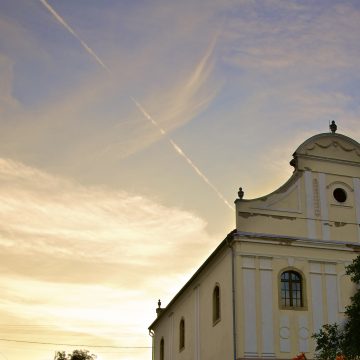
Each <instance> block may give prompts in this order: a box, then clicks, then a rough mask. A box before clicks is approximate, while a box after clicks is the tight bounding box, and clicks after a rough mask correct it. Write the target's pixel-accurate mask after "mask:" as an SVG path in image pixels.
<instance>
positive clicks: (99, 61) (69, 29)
mask: <svg viewBox="0 0 360 360" xmlns="http://www.w3.org/2000/svg"><path fill="white" fill-rule="evenodd" d="M40 2H41V3H42V4H43V5H44V6H45V7H46V9H47V10H48V11H49V12H50V13H51V15H52V16H54V18H55V19H56V20H57V21H58V22H59V23H60V24H61V25H62V26H64V27H65V29H66V30H67V31H69V33H70V34H71V35H73V36H74V37H75V38H76V39H77V40H79V42H80V44H81V46H82V47H83V48H84V49H85V50H86V52H87V53H89V54H90V55H91V56H92V57H93V58H94V59H95V61H96V62H97V63H98V64H99V65H100V66H101V67H102V68H103V69H104V70H106V71H107V72H110V69H109V68H108V67H107V66H106V65H105V64H104V62H103V61H102V60H101V59H100V58H99V57H98V56H97V55H96V53H95V51H94V50H92V49H91V48H90V46H88V45H87V44H86V42H85V41H83V40H82V39H81V38H80V36H79V35H78V34H77V33H76V32H75V31H74V30H73V28H72V27H71V26H70V25H69V24H68V23H67V22H66V21H65V20H64V19H63V18H62V17H61V16H60V15H59V14H58V13H57V12H56V11H55V9H54V8H53V7H51V6H50V4H49V3H48V2H47V1H46V0H40Z"/></svg>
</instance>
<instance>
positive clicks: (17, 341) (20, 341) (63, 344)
mask: <svg viewBox="0 0 360 360" xmlns="http://www.w3.org/2000/svg"><path fill="white" fill-rule="evenodd" d="M0 341H9V342H16V343H25V344H40V345H61V346H79V347H90V348H112V349H151V346H113V345H88V344H65V343H53V342H41V341H28V340H17V339H3V338H0Z"/></svg>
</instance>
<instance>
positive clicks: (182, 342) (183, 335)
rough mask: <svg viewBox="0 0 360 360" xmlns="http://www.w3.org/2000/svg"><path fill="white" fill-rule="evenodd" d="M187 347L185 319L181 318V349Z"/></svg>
mask: <svg viewBox="0 0 360 360" xmlns="http://www.w3.org/2000/svg"><path fill="white" fill-rule="evenodd" d="M184 347H185V320H184V319H181V320H180V326H179V350H182V349H183V348H184Z"/></svg>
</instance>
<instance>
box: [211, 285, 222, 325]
mask: <svg viewBox="0 0 360 360" xmlns="http://www.w3.org/2000/svg"><path fill="white" fill-rule="evenodd" d="M212 320H213V326H215V325H216V324H217V323H219V322H220V321H221V289H220V284H219V283H216V284H215V286H214V289H213V293H212Z"/></svg>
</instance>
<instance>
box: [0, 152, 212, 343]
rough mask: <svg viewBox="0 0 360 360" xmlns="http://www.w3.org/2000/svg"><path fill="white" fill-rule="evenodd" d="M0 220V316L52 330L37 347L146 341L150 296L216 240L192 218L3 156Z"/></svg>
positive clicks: (168, 290)
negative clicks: (52, 343) (0, 294)
mask: <svg viewBox="0 0 360 360" xmlns="http://www.w3.org/2000/svg"><path fill="white" fill-rule="evenodd" d="M0 220H1V221H0V250H1V255H0V264H1V265H0V287H1V288H2V298H1V301H0V314H1V317H2V319H4V321H6V319H12V320H11V323H15V324H16V323H23V324H44V323H45V324H47V323H51V324H53V325H52V326H51V328H50V329H49V332H48V333H47V337H41V336H42V335H41V334H40V335H41V336H40V338H39V333H38V332H35V333H34V334H35V335H34V336H30V337H29V336H27V337H26V338H27V339H29V340H32V339H33V340H36V341H39V340H40V341H49V342H51V341H53V342H59V336H60V338H63V339H64V340H63V341H64V342H68V343H69V342H70V343H79V342H80V343H89V342H90V341H91V343H92V344H97V343H102V344H104V342H105V343H108V344H117V345H123V346H131V345H139V343H140V342H142V343H145V344H146V341H147V338H146V335H145V333H146V331H145V327H146V324H147V323H150V322H151V321H152V320H153V316H152V313H151V311H149V310H151V308H152V307H153V306H155V305H154V304H155V300H154V299H156V298H157V297H158V296H159V294H160V293H161V294H162V296H164V297H165V298H167V299H168V300H169V298H170V296H171V295H173V294H174V293H175V290H176V289H178V288H179V287H180V286H181V285H182V284H183V283H184V281H185V278H184V273H187V274H189V269H194V268H195V266H196V264H198V262H199V258H200V259H201V258H204V257H205V256H206V255H208V252H209V250H210V249H211V248H213V247H214V246H215V245H216V243H217V240H215V239H213V238H211V237H210V236H209V235H208V234H207V233H206V232H205V226H206V223H205V221H204V220H202V219H201V218H199V217H198V216H195V215H194V214H192V213H190V212H186V211H183V210H180V209H177V208H167V207H165V206H163V205H161V204H159V203H157V202H156V201H155V200H153V199H150V198H147V197H144V196H141V195H134V194H130V193H128V192H125V191H114V190H110V189H107V188H105V187H91V186H84V185H81V184H79V183H77V182H75V181H73V180H71V179H66V178H62V177H59V176H54V175H51V174H49V173H46V172H44V171H41V170H38V169H36V168H34V167H30V166H27V165H24V164H22V163H19V162H16V161H12V160H10V159H4V158H2V159H0ZM190 248H191V251H189V249H190ZM151 299H152V300H151ZM152 302H154V304H153V303H152ZM135 313H136V314H137V315H136V316H134V314H135ZM144 321H145V322H146V324H145V323H144ZM95 324H96V326H94V325H95ZM122 333H125V334H127V335H125V337H123V336H122V335H121V334H122ZM36 334H37V335H36ZM119 335H120V336H119ZM64 336H65V337H64Z"/></svg>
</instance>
